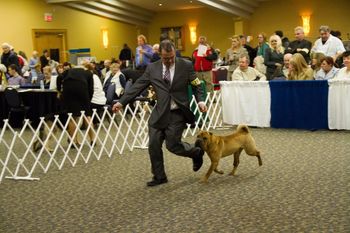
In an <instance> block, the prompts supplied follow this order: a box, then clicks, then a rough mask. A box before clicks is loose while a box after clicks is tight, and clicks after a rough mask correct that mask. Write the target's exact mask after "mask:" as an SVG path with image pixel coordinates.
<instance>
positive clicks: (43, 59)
mask: <svg viewBox="0 0 350 233" xmlns="http://www.w3.org/2000/svg"><path fill="white" fill-rule="evenodd" d="M50 60H51V58H50V55H49V51H48V50H47V49H44V51H43V55H41V56H40V64H41V68H42V69H43V68H44V67H45V66H48V65H49V61H50Z"/></svg>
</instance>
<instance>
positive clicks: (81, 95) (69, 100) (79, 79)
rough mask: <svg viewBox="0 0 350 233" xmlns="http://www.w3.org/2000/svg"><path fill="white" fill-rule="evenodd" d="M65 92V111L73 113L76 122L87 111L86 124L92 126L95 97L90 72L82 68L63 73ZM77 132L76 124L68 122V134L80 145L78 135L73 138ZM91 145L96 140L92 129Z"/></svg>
mask: <svg viewBox="0 0 350 233" xmlns="http://www.w3.org/2000/svg"><path fill="white" fill-rule="evenodd" d="M63 76H64V77H63V78H62V80H63V82H62V83H63V91H62V101H63V108H64V110H65V111H67V112H69V113H72V115H73V118H74V120H75V122H77V118H78V117H79V116H81V111H85V116H87V117H86V119H85V118H84V124H91V98H92V96H93V91H94V87H93V77H92V73H91V72H90V71H87V70H85V69H83V68H81V67H77V68H73V69H69V70H67V71H65V72H64V73H63ZM75 130H76V126H75V123H74V122H73V121H72V120H71V121H69V122H68V134H69V135H70V136H71V137H72V138H73V141H74V143H75V144H76V145H80V142H79V140H78V135H79V134H78V133H77V134H75V137H73V135H74V132H75ZM88 134H89V137H90V144H92V142H93V140H94V133H93V131H92V127H91V128H90V130H89V132H88Z"/></svg>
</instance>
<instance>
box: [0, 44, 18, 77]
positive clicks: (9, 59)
mask: <svg viewBox="0 0 350 233" xmlns="http://www.w3.org/2000/svg"><path fill="white" fill-rule="evenodd" d="M1 48H2V51H3V53H2V55H1V64H4V65H5V67H6V68H7V71H8V70H9V69H8V68H9V66H10V65H12V64H14V65H16V67H17V69H18V70H17V72H20V70H19V60H18V57H17V54H16V53H15V52H13V51H12V46H11V45H9V44H8V43H3V44H2V45H1Z"/></svg>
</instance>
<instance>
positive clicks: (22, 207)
mask: <svg viewBox="0 0 350 233" xmlns="http://www.w3.org/2000/svg"><path fill="white" fill-rule="evenodd" d="M229 132H230V130H225V131H222V130H221V131H216V133H218V134H228V133H229ZM252 132H253V136H254V137H255V139H256V142H257V146H258V148H259V149H260V150H261V151H262V160H263V166H262V167H258V162H257V159H256V158H255V157H248V156H246V155H245V153H243V154H242V156H241V163H240V166H239V168H238V171H237V174H236V176H235V177H231V176H228V175H227V173H228V172H229V171H231V169H232V160H233V159H232V157H227V158H224V159H223V160H222V161H221V163H220V165H219V166H220V168H221V169H222V170H224V171H225V173H226V174H224V175H218V174H213V175H212V176H211V177H210V179H209V184H201V183H199V182H198V180H199V178H200V177H201V176H202V175H204V173H205V172H206V170H207V169H208V167H209V159H208V157H207V156H206V157H205V161H204V165H203V168H202V169H201V170H200V171H199V172H197V173H194V172H192V161H191V160H190V159H186V158H181V157H177V156H175V155H172V154H170V153H169V152H167V151H166V152H165V160H166V169H167V175H168V179H169V183H167V184H164V185H161V186H158V187H153V188H148V187H146V185H145V183H146V181H148V180H149V179H150V178H151V174H150V165H149V161H148V153H147V151H145V150H135V151H133V152H128V153H127V154H125V155H122V156H118V155H116V156H113V157H112V158H111V159H109V158H107V157H103V158H102V159H101V160H100V161H92V162H90V163H89V164H86V165H82V164H81V165H80V164H79V165H78V166H76V167H67V168H64V169H63V170H62V171H49V172H48V173H47V174H43V175H41V176H40V177H41V180H40V181H13V180H5V181H4V182H3V183H2V184H0V203H1V204H0V232H2V233H14V232H25V233H27V232H28V233H30V232H35V233H38V232H45V233H46V232H118V233H119V232H137V233H145V232H152V233H153V232H161V233H164V232H184V233H187V232H205V233H206V232H215V233H217V232H223V233H227V232H237V233H240V232H249V233H254V232H257V233H258V232H263V233H265V232H291V233H293V232H344V233H345V232H350V169H349V168H350V157H349V155H350V153H349V152H350V132H349V131H347V132H346V131H315V132H310V131H302V130H281V129H270V128H266V129H259V128H254V129H252ZM188 141H190V142H193V141H194V138H188Z"/></svg>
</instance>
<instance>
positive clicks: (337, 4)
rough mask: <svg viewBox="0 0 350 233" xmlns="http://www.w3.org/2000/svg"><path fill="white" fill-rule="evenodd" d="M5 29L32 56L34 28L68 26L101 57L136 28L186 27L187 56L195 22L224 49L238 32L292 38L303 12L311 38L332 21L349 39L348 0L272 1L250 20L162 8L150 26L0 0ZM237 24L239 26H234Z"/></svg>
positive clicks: (130, 38)
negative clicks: (105, 37) (104, 34)
mask: <svg viewBox="0 0 350 233" xmlns="http://www.w3.org/2000/svg"><path fill="white" fill-rule="evenodd" d="M0 1H1V14H0V22H2V33H1V37H0V43H3V42H9V43H10V44H12V45H13V46H14V47H15V49H16V50H23V51H25V52H26V53H27V55H28V56H29V55H30V53H31V51H32V50H33V42H32V29H67V34H68V36H67V43H68V44H67V45H68V48H69V49H71V48H85V47H87V48H91V54H92V56H96V57H97V58H98V59H99V60H102V59H106V58H110V57H112V56H113V57H117V56H118V54H119V51H120V49H121V46H122V45H123V43H124V42H127V43H128V44H129V45H130V47H131V48H132V49H133V50H134V48H135V47H136V36H137V33H138V32H141V33H144V34H145V35H146V36H148V39H149V43H150V44H154V43H159V35H160V28H161V27H169V26H184V28H185V34H184V36H185V50H184V51H183V52H182V54H183V55H186V56H190V55H191V53H192V51H193V50H194V49H195V47H196V46H197V44H195V45H192V44H191V42H190V35H189V28H188V26H189V25H190V24H196V25H197V36H199V35H205V36H207V38H208V42H209V43H211V42H212V43H213V44H214V47H215V48H219V49H220V50H221V51H223V52H224V51H225V50H226V49H227V48H229V47H230V41H229V40H228V37H230V36H231V35H233V34H234V33H235V32H244V33H246V34H247V35H252V36H253V37H254V40H253V42H252V44H253V45H255V43H256V39H255V38H256V35H257V34H258V33H259V32H261V31H264V32H266V33H267V34H268V35H271V34H272V33H273V32H274V31H275V30H276V29H281V30H283V31H284V33H285V35H286V36H287V37H289V38H290V39H293V38H294V35H293V29H294V27H295V26H297V25H300V24H301V17H300V14H301V13H304V12H310V13H311V33H310V40H311V41H312V42H313V41H314V40H315V38H316V37H317V36H318V27H319V26H320V25H322V24H328V25H329V26H330V27H331V28H333V29H337V30H340V31H341V32H342V34H343V38H344V39H346V38H347V36H346V34H347V33H350V21H349V20H347V18H348V17H347V11H348V9H350V1H349V0H332V1H329V0H308V1H304V0H284V1H283V3H282V2H281V1H280V0H271V1H267V2H262V3H260V7H259V8H257V9H255V13H254V14H253V15H252V17H251V18H250V19H249V20H244V22H243V23H242V24H241V23H239V22H237V20H236V21H235V20H234V18H233V17H232V16H231V15H228V14H226V13H223V12H219V11H216V10H212V9H206V8H198V9H192V10H183V11H169V12H160V13H158V14H156V15H155V17H154V19H153V21H152V23H151V24H150V25H149V27H148V28H137V27H135V26H133V25H129V24H124V23H119V22H116V21H112V20H108V19H105V18H102V17H98V16H94V15H90V14H87V13H84V12H80V11H77V10H73V9H69V8H66V7H62V6H58V5H52V4H46V1H45V0H0ZM44 13H52V14H53V22H45V21H44ZM235 26H236V28H235ZM102 28H108V29H109V36H110V38H109V39H110V47H109V48H108V49H104V48H103V47H102V40H101V29H102Z"/></svg>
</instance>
